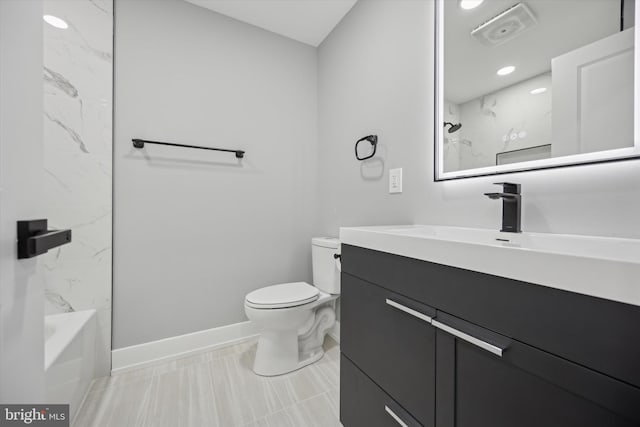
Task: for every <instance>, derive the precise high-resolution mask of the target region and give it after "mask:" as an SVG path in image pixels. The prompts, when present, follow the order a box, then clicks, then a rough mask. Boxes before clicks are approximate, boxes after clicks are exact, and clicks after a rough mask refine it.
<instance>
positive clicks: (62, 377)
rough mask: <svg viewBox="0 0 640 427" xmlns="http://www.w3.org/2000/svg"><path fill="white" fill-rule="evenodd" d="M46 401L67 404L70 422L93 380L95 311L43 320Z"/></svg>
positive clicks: (60, 315) (47, 317)
mask: <svg viewBox="0 0 640 427" xmlns="http://www.w3.org/2000/svg"><path fill="white" fill-rule="evenodd" d="M44 330H45V344H44V370H45V383H46V402H47V403H51V404H56V403H68V404H69V405H70V407H69V416H70V418H71V422H73V418H74V416H75V414H76V412H77V410H78V408H79V405H80V404H81V403H82V400H83V399H84V396H85V394H86V393H87V390H88V389H89V385H90V384H91V381H92V380H93V378H94V377H95V360H96V311H95V310H84V311H75V312H71V313H62V314H53V315H50V316H45V318H44Z"/></svg>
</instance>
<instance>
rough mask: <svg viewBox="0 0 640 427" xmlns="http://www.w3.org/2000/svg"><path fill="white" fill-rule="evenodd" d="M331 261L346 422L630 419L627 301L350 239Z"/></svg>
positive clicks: (454, 424) (607, 425)
mask: <svg viewBox="0 0 640 427" xmlns="http://www.w3.org/2000/svg"><path fill="white" fill-rule="evenodd" d="M342 262H343V264H342V270H343V274H342V295H341V298H342V305H341V352H342V358H341V374H340V375H341V379H340V388H341V397H340V399H341V409H340V411H341V421H342V423H343V425H344V426H345V427H360V426H362V427H369V426H402V425H407V426H429V427H431V426H435V427H485V426H486V427H514V426H518V427H534V426H535V427H540V426H545V427H573V426H575V427H630V426H640V387H638V385H637V383H636V381H637V380H638V378H640V357H638V356H639V355H640V309H638V307H631V306H627V305H625V304H619V303H613V302H611V301H605V300H601V299H597V298H591V297H586V296H583V295H578V294H571V293H568V292H564V291H558V290H554V289H551V288H546V287H542V286H538V285H532V284H523V283H522V282H517V281H513V280H509V279H504V278H499V277H495V278H492V276H488V275H483V274H480V273H474V272H469V271H466V270H460V269H456V268H452V267H447V266H441V265H435V264H431V263H428V262H424V261H418V260H414V259H408V258H403V257H399V256H397V255H391V254H385V253H381V252H376V251H371V250H367V249H362V248H357V247H353V246H349V245H343V247H342ZM443 286H445V287H443ZM446 286H449V287H453V288H454V290H455V291H457V292H458V295H455V296H454V297H453V298H452V295H450V294H449V291H450V290H451V289H450V288H447V287H446ZM498 291H500V293H495V292H498ZM492 293H493V294H492ZM456 300H458V302H456ZM492 300H493V301H494V302H493V303H492V302H491V301H492ZM538 305H540V309H539V310H538V312H540V313H543V314H545V315H548V316H551V317H552V319H551V320H552V321H553V322H555V323H557V327H556V328H549V327H548V324H549V321H550V319H548V318H544V319H541V318H540V317H538V316H536V313H535V312H532V311H531V308H532V307H534V308H535V307H538ZM563 306H564V307H563ZM549 308H551V309H552V311H549ZM563 308H564V311H562V310H563ZM445 309H446V310H445ZM572 309H575V310H572ZM484 310H487V311H488V312H489V313H492V314H491V315H484V313H483V311H484ZM592 310H593V311H592ZM548 313H552V314H548ZM553 313H555V314H553ZM587 315H589V316H591V317H599V316H604V317H602V318H601V319H600V322H593V321H592V320H590V319H589V318H587V317H586V316H587ZM536 324H537V325H538V327H536ZM597 325H601V326H600V327H596V326H597ZM567 331H571V333H568V332H567ZM563 334H567V336H566V337H564V339H565V341H566V342H565V341H563V340H562V338H563ZM630 338H633V339H630ZM625 340H627V341H626V342H624V341H625ZM621 341H622V342H621ZM567 343H569V344H571V345H568V344H567ZM572 346H577V347H578V350H580V351H581V352H582V353H580V354H579V357H577V358H576V359H577V360H576V359H573V360H572V359H570V358H568V357H566V356H567V352H569V353H570V352H572V351H575V349H573V348H572ZM601 347H604V348H601ZM591 349H595V350H594V351H591ZM622 349H624V352H623V353H619V352H618V351H620V350H622ZM558 353H560V354H558ZM583 353H584V354H583ZM603 357H605V358H606V359H605V360H603V359H602V358H603ZM610 364H614V365H615V366H609V365H610ZM612 373H614V374H615V375H612Z"/></svg>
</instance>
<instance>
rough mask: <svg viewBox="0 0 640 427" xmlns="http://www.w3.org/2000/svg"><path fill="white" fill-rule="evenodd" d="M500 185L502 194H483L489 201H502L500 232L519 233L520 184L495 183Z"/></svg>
mask: <svg viewBox="0 0 640 427" xmlns="http://www.w3.org/2000/svg"><path fill="white" fill-rule="evenodd" d="M495 184H496V185H502V188H503V191H502V193H484V195H485V196H487V197H488V198H490V199H494V200H498V199H502V230H500V231H504V232H507V233H521V232H522V230H521V229H520V210H521V205H522V203H521V201H522V197H521V196H520V184H513V183H510V182H496V183H495Z"/></svg>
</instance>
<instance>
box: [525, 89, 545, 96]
mask: <svg viewBox="0 0 640 427" xmlns="http://www.w3.org/2000/svg"><path fill="white" fill-rule="evenodd" d="M546 91H547V88H546V87H539V88H537V89H534V90H532V91H531V92H529V93H530V94H531V95H539V94H541V93H545V92H546Z"/></svg>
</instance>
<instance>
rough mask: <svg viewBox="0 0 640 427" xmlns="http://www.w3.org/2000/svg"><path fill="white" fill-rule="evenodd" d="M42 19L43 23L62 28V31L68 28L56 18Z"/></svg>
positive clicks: (47, 16)
mask: <svg viewBox="0 0 640 427" xmlns="http://www.w3.org/2000/svg"><path fill="white" fill-rule="evenodd" d="M42 19H44V22H46V23H47V24H49V25H51V26H53V27H56V28H62V29H63V30H64V29H66V28H69V24H67V23H66V22H65V21H64V20H62V19H60V18H58V17H57V16H53V15H44V16H43V17H42Z"/></svg>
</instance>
